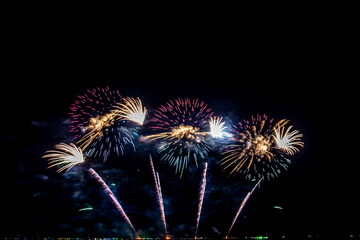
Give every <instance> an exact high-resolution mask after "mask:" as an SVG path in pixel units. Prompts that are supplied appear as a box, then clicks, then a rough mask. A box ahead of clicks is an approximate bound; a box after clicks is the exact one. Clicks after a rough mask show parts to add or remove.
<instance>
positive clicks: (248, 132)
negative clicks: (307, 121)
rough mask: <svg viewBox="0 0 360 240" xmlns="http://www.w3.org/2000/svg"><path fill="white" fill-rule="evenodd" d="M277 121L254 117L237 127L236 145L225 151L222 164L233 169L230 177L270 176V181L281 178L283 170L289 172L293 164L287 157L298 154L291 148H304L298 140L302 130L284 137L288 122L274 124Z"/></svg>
mask: <svg viewBox="0 0 360 240" xmlns="http://www.w3.org/2000/svg"><path fill="white" fill-rule="evenodd" d="M273 120H274V119H268V117H267V116H266V115H265V114H264V115H263V116H261V115H257V117H256V118H255V117H252V119H251V122H250V121H246V120H244V121H243V122H240V123H239V124H238V126H236V125H234V126H233V127H234V128H233V132H234V136H235V144H232V145H228V146H227V147H226V148H225V150H224V152H223V155H224V157H223V158H222V159H221V161H222V163H221V165H225V164H226V166H225V168H224V169H227V168H229V167H232V171H231V172H230V174H233V173H234V172H239V173H242V174H244V175H245V178H247V179H252V178H256V179H260V178H262V177H266V178H267V179H268V180H270V178H274V177H278V175H279V174H280V172H281V169H285V170H287V169H288V166H289V164H290V163H291V161H290V159H288V157H287V156H288V155H291V154H289V153H292V151H294V149H293V148H289V147H293V145H295V144H297V145H301V146H302V143H301V142H299V141H298V140H299V138H300V137H301V136H302V135H301V134H297V133H298V131H296V132H295V133H294V132H292V133H290V134H286V133H288V131H287V132H286V133H285V135H284V130H283V128H284V125H285V124H286V123H287V121H284V120H281V121H279V122H278V123H276V124H274V123H273ZM288 130H289V129H288ZM294 136H295V139H294ZM294 140H296V141H295V142H294ZM284 142H285V143H286V144H287V145H284V144H283V143H284ZM278 144H281V145H278Z"/></svg>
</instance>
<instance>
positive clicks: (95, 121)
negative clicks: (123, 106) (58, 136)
mask: <svg viewBox="0 0 360 240" xmlns="http://www.w3.org/2000/svg"><path fill="white" fill-rule="evenodd" d="M123 102H126V100H125V99H124V98H123V97H122V96H121V95H120V93H119V91H115V90H110V89H109V88H108V87H106V88H99V87H98V88H95V89H92V90H87V92H86V93H85V94H83V95H79V96H77V99H76V100H75V102H74V103H73V104H72V105H71V107H70V112H69V115H70V117H71V119H72V121H71V123H70V132H72V133H74V139H73V140H76V141H77V143H78V144H79V146H80V147H81V149H82V150H83V151H85V149H86V155H88V156H93V157H102V158H103V159H104V161H105V160H106V159H107V158H108V156H109V154H110V152H116V153H117V155H120V154H124V149H125V147H126V146H128V145H129V146H132V148H133V149H135V145H134V139H135V138H136V137H138V131H137V130H138V129H137V127H133V126H128V125H126V124H124V122H123V121H119V119H118V115H117V114H116V113H114V112H113V111H112V108H113V106H114V105H115V104H117V103H123Z"/></svg>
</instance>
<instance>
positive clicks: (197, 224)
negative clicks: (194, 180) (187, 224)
mask: <svg viewBox="0 0 360 240" xmlns="http://www.w3.org/2000/svg"><path fill="white" fill-rule="evenodd" d="M207 167H208V164H207V162H206V163H205V165H204V172H203V175H202V180H201V188H200V195H199V205H198V212H197V218H196V230H195V239H196V238H197V234H198V229H199V223H200V216H201V209H202V205H203V202H204V196H205V188H206V172H207Z"/></svg>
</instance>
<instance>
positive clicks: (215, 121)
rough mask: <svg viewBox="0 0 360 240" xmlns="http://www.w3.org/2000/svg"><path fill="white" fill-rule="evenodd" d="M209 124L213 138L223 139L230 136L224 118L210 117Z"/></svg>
mask: <svg viewBox="0 0 360 240" xmlns="http://www.w3.org/2000/svg"><path fill="white" fill-rule="evenodd" d="M209 124H210V134H211V136H212V137H214V138H223V137H224V136H229V135H230V134H228V133H226V132H225V129H226V127H225V126H224V124H225V122H222V117H210V120H209Z"/></svg>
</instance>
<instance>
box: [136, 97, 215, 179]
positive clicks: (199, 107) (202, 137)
mask: <svg viewBox="0 0 360 240" xmlns="http://www.w3.org/2000/svg"><path fill="white" fill-rule="evenodd" d="M212 115H213V111H212V110H211V108H209V107H208V106H207V104H205V103H204V102H202V101H199V100H198V99H189V98H185V99H180V98H179V99H175V100H169V101H168V102H166V103H165V104H164V105H161V106H160V107H159V108H158V109H157V110H156V111H155V114H154V116H153V117H152V118H151V119H150V122H151V125H150V126H149V128H150V129H151V130H153V131H154V134H151V135H148V136H145V137H144V138H143V140H144V141H157V144H158V148H157V149H158V152H159V153H160V154H162V157H161V160H164V161H168V162H169V164H170V165H172V166H175V168H176V170H175V171H176V173H178V172H180V177H181V176H182V173H183V171H184V169H185V168H186V167H187V165H188V163H189V162H190V161H194V162H195V164H196V166H197V165H198V162H197V161H198V159H204V158H205V157H206V156H207V155H208V152H209V151H210V149H211V144H210V141H209V140H208V139H207V138H206V135H207V134H208V132H204V130H205V129H208V125H209V121H208V118H209V117H211V116H212Z"/></svg>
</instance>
